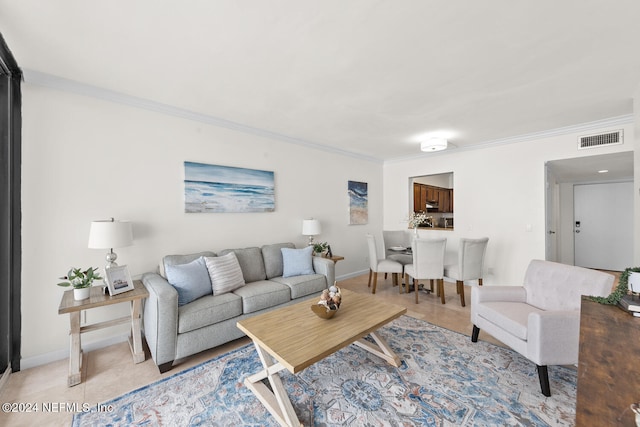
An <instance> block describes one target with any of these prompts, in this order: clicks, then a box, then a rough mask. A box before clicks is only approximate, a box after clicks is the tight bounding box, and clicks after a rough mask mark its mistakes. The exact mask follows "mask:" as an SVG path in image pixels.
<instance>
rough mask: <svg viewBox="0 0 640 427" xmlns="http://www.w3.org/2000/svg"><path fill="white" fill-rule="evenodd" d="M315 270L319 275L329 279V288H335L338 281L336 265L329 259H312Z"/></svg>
mask: <svg viewBox="0 0 640 427" xmlns="http://www.w3.org/2000/svg"><path fill="white" fill-rule="evenodd" d="M312 259H313V270H314V271H315V272H316V273H317V274H323V275H324V276H325V277H326V278H327V287H329V286H333V284H334V283H335V281H336V263H335V262H333V261H332V260H331V259H329V258H323V257H319V256H314V257H312Z"/></svg>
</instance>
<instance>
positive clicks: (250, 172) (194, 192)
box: [184, 162, 276, 213]
mask: <svg viewBox="0 0 640 427" xmlns="http://www.w3.org/2000/svg"><path fill="white" fill-rule="evenodd" d="M275 204H276V203H275V181H274V174H273V172H270V171H262V170H256V169H245V168H236V167H230V166H219V165H208V164H204V163H194V162H184V211H185V212H187V213H193V212H211V213H217V212H273V211H274V210H275Z"/></svg>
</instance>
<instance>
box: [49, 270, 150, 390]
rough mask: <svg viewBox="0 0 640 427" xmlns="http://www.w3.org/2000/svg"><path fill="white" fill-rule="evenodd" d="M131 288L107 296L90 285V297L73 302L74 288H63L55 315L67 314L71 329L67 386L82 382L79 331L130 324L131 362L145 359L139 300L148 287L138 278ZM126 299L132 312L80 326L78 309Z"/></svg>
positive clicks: (139, 361)
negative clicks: (66, 289)
mask: <svg viewBox="0 0 640 427" xmlns="http://www.w3.org/2000/svg"><path fill="white" fill-rule="evenodd" d="M133 286H134V289H133V290H132V291H128V292H123V293H121V294H118V295H114V296H110V295H108V294H107V295H105V294H104V293H103V289H104V288H103V287H102V286H94V287H92V288H91V295H90V296H89V298H87V299H84V300H81V301H76V300H74V299H73V290H69V291H65V293H64V294H63V295H62V301H60V307H59V308H58V314H65V313H69V320H70V324H71V329H70V331H69V336H70V347H69V348H70V351H69V378H68V380H67V385H68V386H69V387H71V386H74V385H77V384H80V383H81V382H82V345H81V343H80V334H82V333H83V332H89V331H95V330H97V329H102V328H107V327H110V326H115V325H121V324H123V323H129V322H130V323H131V335H130V336H129V347H130V348H131V353H132V354H133V363H141V362H144V360H145V356H144V350H143V348H142V328H141V325H142V300H143V299H144V298H147V297H148V296H149V292H147V288H145V287H144V285H143V284H142V282H141V281H140V280H134V281H133ZM124 302H129V303H130V304H131V315H130V316H124V317H121V318H119V319H113V320H108V321H104V322H98V323H93V324H90V325H85V326H80V312H81V311H82V310H89V309H91V308H96V307H105V306H108V305H112V304H120V303H124Z"/></svg>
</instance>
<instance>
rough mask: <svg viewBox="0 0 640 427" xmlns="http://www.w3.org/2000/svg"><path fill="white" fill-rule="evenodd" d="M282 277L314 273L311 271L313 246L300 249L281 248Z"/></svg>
mask: <svg viewBox="0 0 640 427" xmlns="http://www.w3.org/2000/svg"><path fill="white" fill-rule="evenodd" d="M280 250H281V251H282V277H292V276H302V275H305V274H315V271H313V260H312V258H311V257H312V256H313V246H307V247H305V248H302V249H291V248H282V249H280Z"/></svg>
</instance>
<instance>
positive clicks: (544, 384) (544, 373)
mask: <svg viewBox="0 0 640 427" xmlns="http://www.w3.org/2000/svg"><path fill="white" fill-rule="evenodd" d="M536 367H537V368H538V378H539V379H540V388H541V389H542V394H544V395H545V396H547V397H549V396H551V387H549V371H548V370H547V365H543V366H540V365H536Z"/></svg>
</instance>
